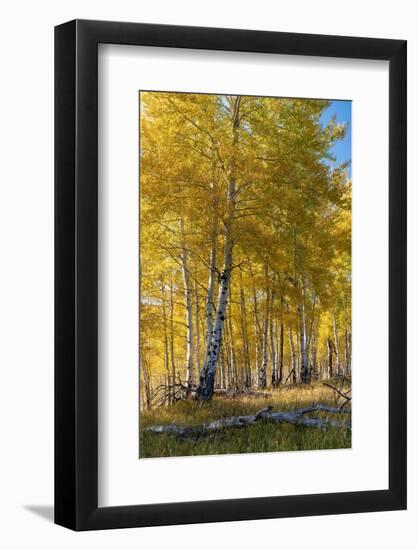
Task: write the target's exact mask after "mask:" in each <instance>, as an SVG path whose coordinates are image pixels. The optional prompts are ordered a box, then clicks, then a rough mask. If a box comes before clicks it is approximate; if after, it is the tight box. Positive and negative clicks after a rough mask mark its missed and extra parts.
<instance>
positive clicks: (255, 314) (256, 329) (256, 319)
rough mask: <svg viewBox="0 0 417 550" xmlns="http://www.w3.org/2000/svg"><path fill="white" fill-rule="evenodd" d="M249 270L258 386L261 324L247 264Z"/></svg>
mask: <svg viewBox="0 0 417 550" xmlns="http://www.w3.org/2000/svg"><path fill="white" fill-rule="evenodd" d="M249 269H250V272H251V278H252V297H253V324H254V338H255V383H256V387H257V388H259V387H260V370H261V369H260V366H259V359H260V349H259V341H260V336H261V324H260V322H259V315H258V311H259V310H258V297H257V294H256V284H255V277H254V275H253V271H252V266H249Z"/></svg>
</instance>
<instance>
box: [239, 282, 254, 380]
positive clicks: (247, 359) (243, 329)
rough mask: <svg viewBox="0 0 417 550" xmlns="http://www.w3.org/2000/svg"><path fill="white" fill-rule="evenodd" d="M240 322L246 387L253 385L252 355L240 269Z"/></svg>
mask: <svg viewBox="0 0 417 550" xmlns="http://www.w3.org/2000/svg"><path fill="white" fill-rule="evenodd" d="M240 322H241V333H242V343H243V358H244V372H245V381H244V385H245V387H246V388H250V387H252V377H251V370H250V355H249V342H248V328H247V319H246V300H245V292H244V290H243V286H242V272H241V271H240Z"/></svg>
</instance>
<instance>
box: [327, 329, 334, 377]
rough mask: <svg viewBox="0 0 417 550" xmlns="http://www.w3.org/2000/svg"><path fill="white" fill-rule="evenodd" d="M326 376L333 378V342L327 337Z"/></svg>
mask: <svg viewBox="0 0 417 550" xmlns="http://www.w3.org/2000/svg"><path fill="white" fill-rule="evenodd" d="M327 377H328V378H333V342H332V341H331V339H330V338H328V339H327Z"/></svg>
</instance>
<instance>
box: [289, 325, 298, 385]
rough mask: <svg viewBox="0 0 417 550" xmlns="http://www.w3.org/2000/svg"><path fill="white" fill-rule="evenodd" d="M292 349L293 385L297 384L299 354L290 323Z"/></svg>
mask: <svg viewBox="0 0 417 550" xmlns="http://www.w3.org/2000/svg"><path fill="white" fill-rule="evenodd" d="M290 349H291V372H292V383H293V384H296V383H297V352H296V350H295V346H294V337H293V333H292V326H291V323H290Z"/></svg>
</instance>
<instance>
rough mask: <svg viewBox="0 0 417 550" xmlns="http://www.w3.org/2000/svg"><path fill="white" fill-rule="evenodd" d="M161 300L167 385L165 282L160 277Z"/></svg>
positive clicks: (168, 382) (168, 375) (168, 376)
mask: <svg viewBox="0 0 417 550" xmlns="http://www.w3.org/2000/svg"><path fill="white" fill-rule="evenodd" d="M161 301H162V330H163V342H164V370H165V376H166V380H167V386H169V385H170V383H171V377H170V372H169V351H168V318H167V311H166V288H165V283H164V281H163V280H162V279H161Z"/></svg>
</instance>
